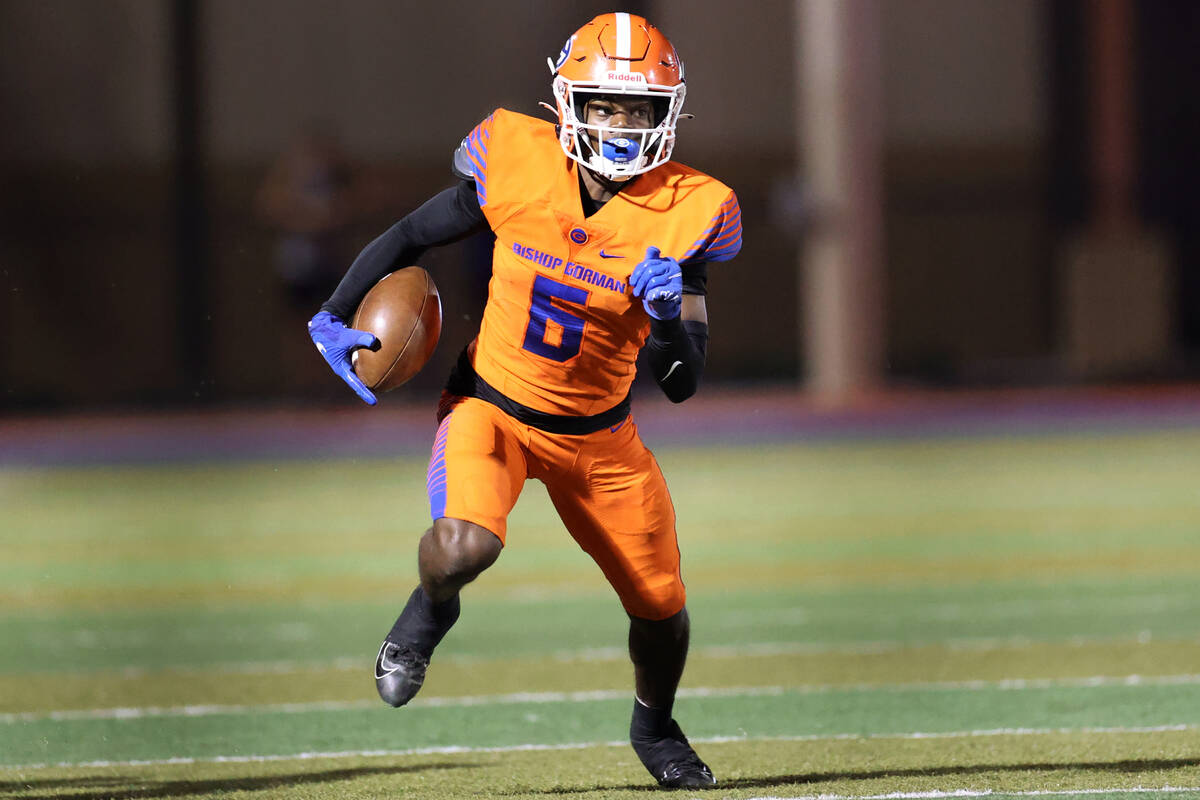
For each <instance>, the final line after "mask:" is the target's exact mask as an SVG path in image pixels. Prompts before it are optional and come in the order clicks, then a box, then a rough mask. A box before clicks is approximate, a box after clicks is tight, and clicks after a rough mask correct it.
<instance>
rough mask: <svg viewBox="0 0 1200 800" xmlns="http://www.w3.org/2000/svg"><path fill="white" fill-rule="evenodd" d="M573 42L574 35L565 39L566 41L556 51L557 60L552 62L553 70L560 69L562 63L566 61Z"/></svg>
mask: <svg viewBox="0 0 1200 800" xmlns="http://www.w3.org/2000/svg"><path fill="white" fill-rule="evenodd" d="M574 43H575V37H574V36H572V37H571V38H570V39H567V43H566V44H564V45H563V48H562V50H560V51H559V53H558V61H555V62H554V71H555V72H558V70H560V69H562V65H563V64H565V63H567V56H569V55H571V45H572V44H574Z"/></svg>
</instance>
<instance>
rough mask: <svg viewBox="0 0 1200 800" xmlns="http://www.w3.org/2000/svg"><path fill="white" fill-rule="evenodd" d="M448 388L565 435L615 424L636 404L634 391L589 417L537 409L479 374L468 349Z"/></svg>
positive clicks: (580, 433)
mask: <svg viewBox="0 0 1200 800" xmlns="http://www.w3.org/2000/svg"><path fill="white" fill-rule="evenodd" d="M446 389H447V390H448V391H450V392H451V393H453V394H459V395H463V396H464V397H478V398H479V399H480V400H484V401H486V402H488V403H491V404H492V405H494V406H496V408H499V409H500V410H501V411H503V412H504V413H505V414H508V415H509V416H510V417H512V418H513V419H515V420H517V421H518V422H521V423H523V424H525V425H529V426H530V427H533V428H537V429H538V430H540V431H545V432H546V433H554V434H561V435H565V436H585V435H587V434H589V433H595V432H596V431H600V430H604V429H605V428H612V427H615V426H616V425H618V424H620V423H621V422H622V421H623V420H624V419H625V418H626V417H628V416H629V412H630V409H631V408H632V405H633V404H632V401H631V400H630V397H631V395H630V394H626V395H625V399H624V400H622V401H621V402H619V403H617V404H616V405H615V406H613V407H612V408H610V409H608V410H607V411H601V412H600V413H599V414H591V415H590V416H586V417H575V416H569V415H564V414H547V413H546V412H545V411H538V410H537V409H535V408H530V407H529V406H527V405H523V404H521V403H518V402H517V401H516V400H513V399H512V398H511V397H509V396H507V395H505V394H504V393H503V392H501V391H500V390H499V389H497V388H496V387H494V386H492V385H491V384H490V383H488V382H487V381H485V380H484V379H483V378H481V377H479V373H477V372H476V371H475V367H474V366H473V365H472V364H471V361H470V359H469V357H468V356H467V352H466V350H464V351H463V353H462V355H461V356H459V358H458V363H457V364H455V365H454V370H453V372H452V373H451V378H450V381H449V382H448V383H447V385H446Z"/></svg>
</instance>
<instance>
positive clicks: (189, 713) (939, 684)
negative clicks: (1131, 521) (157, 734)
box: [0, 674, 1200, 725]
mask: <svg viewBox="0 0 1200 800" xmlns="http://www.w3.org/2000/svg"><path fill="white" fill-rule="evenodd" d="M1197 684H1200V674H1189V675H1121V676H1107V675H1094V676H1091V677H1080V678H1031V679H1025V678H1008V679H1004V680H999V681H983V680H970V681H936V682H935V681H930V682H924V681H922V682H913V683H847V684H836V683H828V684H807V685H799V686H731V687H696V688H684V689H680V690H679V694H678V696H679V697H680V698H705V697H764V696H768V697H769V696H782V695H787V694H830V693H834V692H879V691H885V692H905V691H985V690H995V691H1023V690H1030V689H1034V690H1036V689H1056V688H1067V689H1073V688H1100V687H1109V686H1194V685H1197ZM629 697H630V692H629V690H628V689H600V690H595V691H581V692H514V693H511V694H483V695H463V696H458V697H418V698H417V699H415V700H413V702H412V703H411V704H410V706H411V707H417V708H420V707H424V708H461V707H465V706H491V705H515V704H519V703H591V702H597V701H605V700H626V699H628V698H629ZM376 708H382V706H381V705H380V703H379V701H377V700H321V701H311V702H303V703H263V704H193V705H181V706H135V707H119V708H85V709H61V710H57V711H20V712H10V713H4V714H0V724H10V725H12V724H18V723H28V722H43V721H51V722H70V721H76V720H95V719H118V720H129V719H143V718H146V717H209V716H216V715H220V714H302V713H308V712H316V711H356V710H362V709H376Z"/></svg>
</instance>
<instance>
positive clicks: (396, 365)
mask: <svg viewBox="0 0 1200 800" xmlns="http://www.w3.org/2000/svg"><path fill="white" fill-rule="evenodd" d="M351 327H353V328H355V329H357V330H360V331H369V332H370V333H373V334H375V336H376V338H378V339H379V349H377V350H367V349H365V348H359V349H358V350H355V351H354V354H353V356H352V358H353V362H354V371H355V372H356V373H357V374H358V377H359V378H361V379H362V381H363V383H365V384H366V385H367V387H368V388H370V389H371V390H372V391H381V392H386V391H389V390H391V389H395V388H396V387H397V386H402V385H404V384H405V383H407V382H408V381H409V380H411V379H412V377H413V376H414V375H416V374H417V373H418V372H420V371H421V368H422V367H424V366H425V364H426V362H428V361H429V357H430V356H432V355H433V350H434V348H435V347H437V343H438V337H439V336H440V335H441V333H442V300H441V298H440V297H439V296H438V290H437V286H435V285H434V283H433V278H432V277H431V276H430V275H429V273H428V272H426V271H425V270H424V269H422V268H421V267H404V268H403V269H398V270H396V271H395V272H393V273H391V274H390V275H387V276H385V277H384V278H383V279H382V280H380V281H379V283H377V284H375V285H374V286H372V287H371V290H370V291H369V292H367V296H366V297H364V298H363V300H362V303H360V304H359V306H358V310H357V311H356V312H354V322H353V323H352V324H351Z"/></svg>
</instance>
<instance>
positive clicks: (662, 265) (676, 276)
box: [629, 247, 683, 320]
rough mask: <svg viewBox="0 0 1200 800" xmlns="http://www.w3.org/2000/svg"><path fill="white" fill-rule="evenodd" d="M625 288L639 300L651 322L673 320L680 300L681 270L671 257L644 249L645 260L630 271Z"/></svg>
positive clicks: (681, 289) (650, 249)
mask: <svg viewBox="0 0 1200 800" xmlns="http://www.w3.org/2000/svg"><path fill="white" fill-rule="evenodd" d="M629 286H630V289H631V290H632V291H633V296H634V297H640V298H642V305H643V306H644V307H645V309H646V313H647V314H649V315H650V316H652V317H654V318H655V319H659V320H666V319H675V318H676V317H678V316H679V306H680V303H681V302H682V301H683V270H682V269H680V267H679V262H678V261H676V260H675V259H673V258H670V257H666V258H664V257H663V256H662V254H661V253H660V252H659V249H658V248H657V247H647V248H646V257H645V259H643V260H642V262H641V263H640V264H638V265H637V266H636V267H634V268H633V274H632V275H630V276H629Z"/></svg>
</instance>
